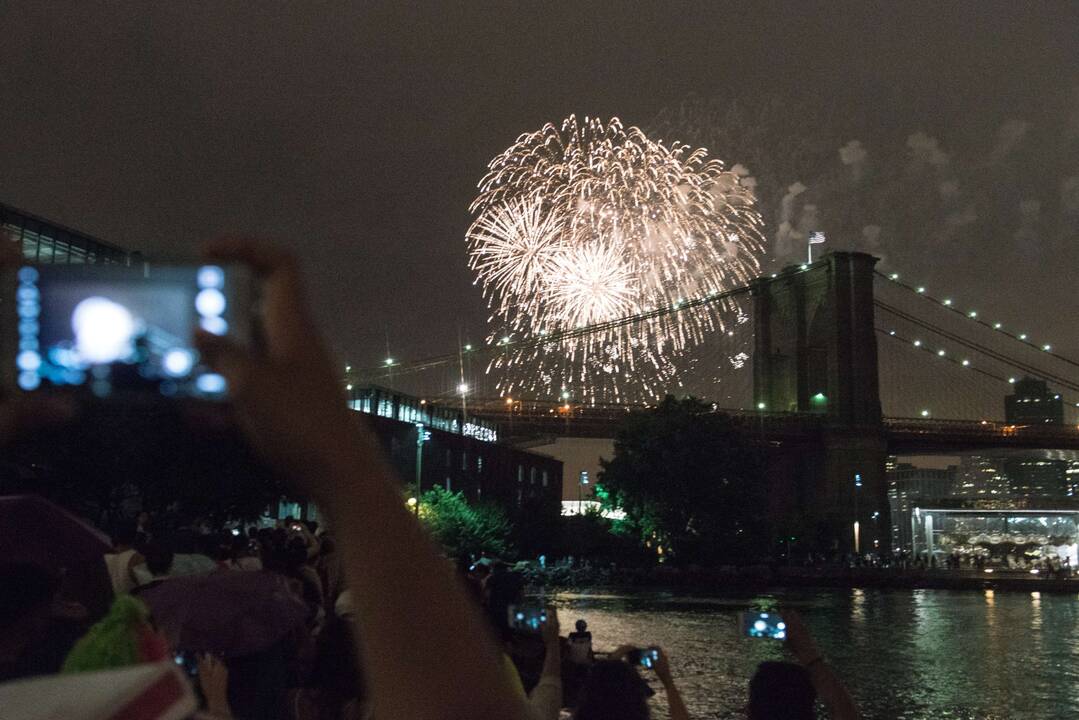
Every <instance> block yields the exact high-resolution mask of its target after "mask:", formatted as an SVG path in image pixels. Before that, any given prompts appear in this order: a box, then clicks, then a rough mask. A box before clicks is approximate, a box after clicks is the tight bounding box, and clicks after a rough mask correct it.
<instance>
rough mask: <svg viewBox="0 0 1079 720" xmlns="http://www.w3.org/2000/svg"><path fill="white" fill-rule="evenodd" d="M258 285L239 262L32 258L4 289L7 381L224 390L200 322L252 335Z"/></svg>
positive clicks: (30, 387)
mask: <svg viewBox="0 0 1079 720" xmlns="http://www.w3.org/2000/svg"><path fill="white" fill-rule="evenodd" d="M252 292H253V283H252V282H251V277H250V273H249V272H248V271H247V270H246V268H242V267H239V266H232V265H211V264H205V263H163V264H157V263H139V264H138V265H136V266H131V267H127V266H121V265H32V264H24V265H22V266H21V267H19V268H17V269H14V270H13V271H12V272H9V273H7V274H6V277H5V278H4V289H3V296H0V297H2V299H0V308H2V309H3V312H4V320H5V322H4V326H5V330H4V333H3V345H4V347H3V358H2V366H3V367H4V368H5V373H4V381H5V384H6V385H7V386H8V387H15V388H18V389H20V390H22V391H26V392H33V391H38V390H45V389H55V388H85V389H86V390H88V391H89V392H91V393H93V394H94V395H95V396H97V397H99V398H111V397H122V396H132V395H141V396H144V397H145V396H163V397H194V398H201V399H207V400H220V399H224V398H225V397H226V396H227V390H228V388H227V387H226V382H225V379H224V378H223V377H221V376H220V375H218V374H217V373H214V372H213V371H212V370H210V368H209V367H207V366H206V364H205V363H204V362H203V360H202V358H201V357H199V353H198V351H197V350H196V349H195V347H194V332H195V328H197V327H201V328H202V329H203V330H205V331H207V332H210V333H213V334H215V335H228V336H229V338H230V339H232V340H233V341H234V342H237V343H239V344H240V345H248V344H249V343H250V340H251V334H252V320H253V317H254V313H253V311H252V309H253V297H252Z"/></svg>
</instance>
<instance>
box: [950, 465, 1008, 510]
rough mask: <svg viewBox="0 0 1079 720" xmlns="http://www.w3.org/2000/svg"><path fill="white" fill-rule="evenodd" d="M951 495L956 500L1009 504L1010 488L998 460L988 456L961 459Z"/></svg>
mask: <svg viewBox="0 0 1079 720" xmlns="http://www.w3.org/2000/svg"><path fill="white" fill-rule="evenodd" d="M953 494H954V495H955V496H956V497H957V498H965V499H972V500H974V499H976V500H995V501H1000V502H1001V503H1007V502H1009V501H1010V499H1011V486H1010V484H1009V483H1008V476H1007V474H1006V473H1005V471H1004V468H1003V465H1002V462H1001V461H1000V459H999V458H996V457H991V456H988V455H964V456H963V457H961V458H960V460H959V466H958V467H957V468H956V476H955V486H954V489H953Z"/></svg>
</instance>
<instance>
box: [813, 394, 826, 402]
mask: <svg viewBox="0 0 1079 720" xmlns="http://www.w3.org/2000/svg"><path fill="white" fill-rule="evenodd" d="M812 399H813V402H815V403H826V402H828V398H827V397H826V396H825V395H824V393H817V394H816V395H814V396H813V398H812Z"/></svg>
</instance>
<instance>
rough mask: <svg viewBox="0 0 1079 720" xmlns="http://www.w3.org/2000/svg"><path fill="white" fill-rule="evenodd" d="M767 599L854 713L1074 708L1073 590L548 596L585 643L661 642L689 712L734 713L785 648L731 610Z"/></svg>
mask: <svg viewBox="0 0 1079 720" xmlns="http://www.w3.org/2000/svg"><path fill="white" fill-rule="evenodd" d="M777 603H783V604H787V605H790V606H793V607H795V608H797V609H798V610H799V612H801V613H802V615H803V616H804V617H805V619H806V622H807V624H808V625H809V627H810V629H811V631H812V632H813V633H814V634H815V635H816V636H817V639H818V641H819V644H820V645H821V648H822V650H823V651H824V653H825V654H826V655H827V656H828V658H829V659H830V660H831V661H832V663H833V665H834V666H835V667H836V668H837V669H838V670H839V671H840V673H841V674H842V675H843V677H845V678H846V679H847V680H848V681H849V683H850V685H851V688H852V690H853V692H854V693H855V695H856V696H857V697H858V699H859V702H860V703H861V705H862V708H863V713H864V716H865V717H866V718H882V719H883V718H889V719H891V718H901V719H904V720H907V719H909V720H914V719H916V718H917V719H921V718H956V719H958V720H976V719H977V720H983V719H984V720H990V719H992V720H996V719H998V718H1029V719H1030V720H1042V719H1044V720H1049V719H1050V718H1053V719H1055V718H1063V717H1079V696H1077V695H1076V693H1075V692H1074V688H1075V687H1076V682H1077V681H1079V615H1077V612H1076V607H1077V605H1076V598H1075V596H1067V595H1054V594H1048V593H1039V592H1035V593H1008V592H1000V593H996V592H994V591H992V590H987V591H985V592H983V593H975V592H968V593H963V592H948V591H935V590H918V591H889V592H882V591H873V590H866V591H862V590H854V591H834V592H825V591H820V592H816V591H806V592H800V593H794V594H783V595H764V596H759V595H757V596H750V595H745V596H734V595H731V596H722V597H708V596H702V595H680V594H674V593H646V594H635V595H618V594H607V595H595V596H593V595H588V594H580V593H578V594H563V595H558V596H556V604H558V605H559V606H560V608H561V613H562V623H563V625H564V626H567V627H568V626H572V623H573V621H574V620H576V619H578V618H584V619H586V620H587V621H588V623H589V626H590V627H589V629H590V630H591V631H592V633H593V638H594V643H595V646H596V648H597V649H600V650H602V649H611V648H614V647H615V646H617V645H620V644H622V643H633V644H639V645H649V644H658V645H661V646H663V647H664V648H666V649H667V651H668V652H669V653H670V655H671V662H672V665H673V667H674V671H675V673H676V675H677V677H678V680H679V684H680V686H681V687H682V689H683V692H684V695H685V696H686V700H687V704H688V705H689V707H690V712H691V714H692V715H693V717H695V718H741V717H744V713H743V711H742V708H743V706H744V703H745V693H746V685H747V683H748V680H749V677H750V675H751V674H752V672H753V670H754V668H755V667H756V665H757V664H758V663H759V662H761V661H763V660H770V659H783V658H784V657H785V655H784V651H783V649H782V647H781V645H780V644H779V643H777V642H774V641H765V640H752V639H749V638H743V637H740V635H739V633H738V631H737V616H738V613H739V612H740V611H741V610H744V609H746V608H748V607H750V606H751V605H752V606H757V607H761V606H764V607H773V606H775V604H777ZM657 689H658V688H657ZM659 698H662V694H660V695H659ZM662 706H663V703H662V702H661V701H660V702H657V704H656V706H655V708H656V713H655V717H659V718H664V717H666V714H665V711H664V710H663V707H662Z"/></svg>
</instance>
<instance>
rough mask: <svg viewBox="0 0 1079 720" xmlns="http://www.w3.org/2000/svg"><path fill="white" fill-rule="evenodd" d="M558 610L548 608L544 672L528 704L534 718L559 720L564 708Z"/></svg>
mask: <svg viewBox="0 0 1079 720" xmlns="http://www.w3.org/2000/svg"><path fill="white" fill-rule="evenodd" d="M560 631H561V628H560V627H559V624H558V611H557V610H556V609H555V608H553V607H548V608H547V623H546V624H545V625H544V626H543V672H542V673H541V674H540V679H539V682H538V683H536V687H534V688H532V692H530V693H529V694H528V706H529V709H530V710H531V712H532V717H533V718H534V720H558V714H559V712H560V711H561V710H562V642H561V640H562V638H561V635H560Z"/></svg>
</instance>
